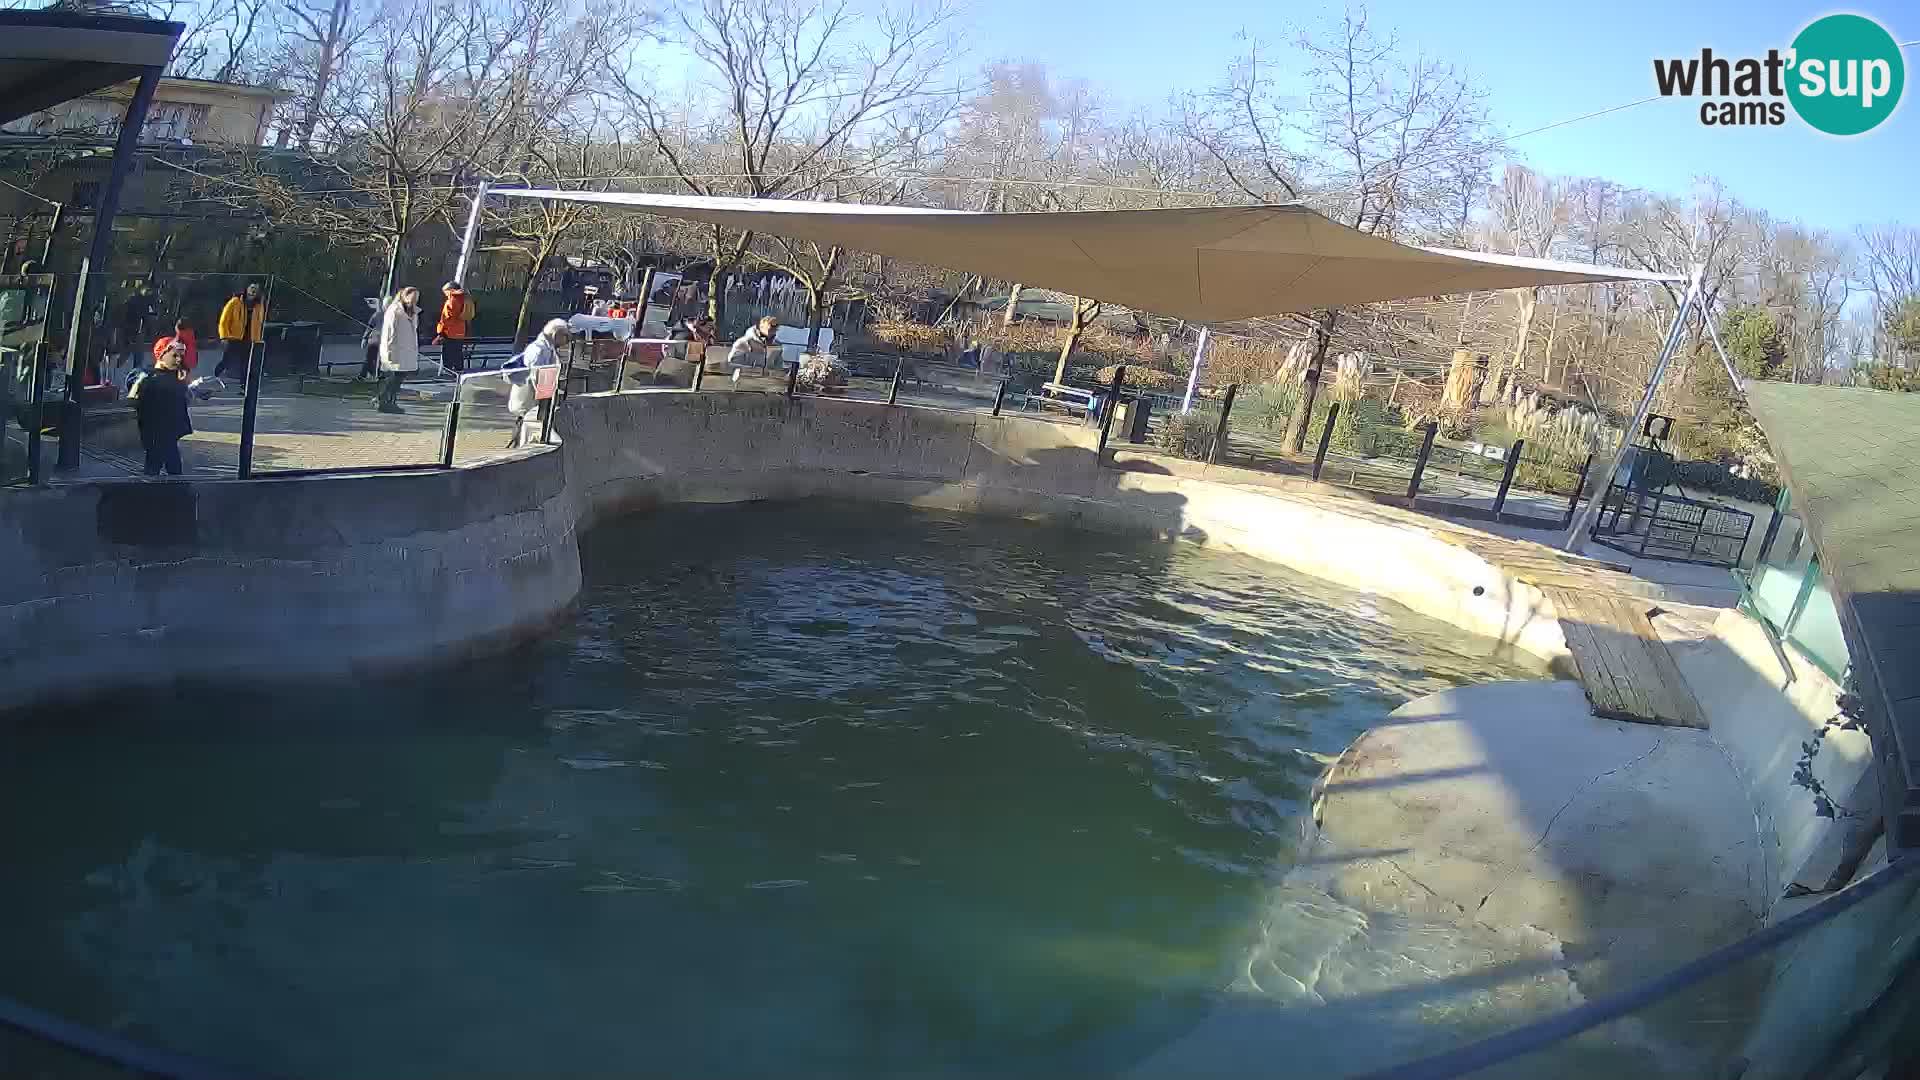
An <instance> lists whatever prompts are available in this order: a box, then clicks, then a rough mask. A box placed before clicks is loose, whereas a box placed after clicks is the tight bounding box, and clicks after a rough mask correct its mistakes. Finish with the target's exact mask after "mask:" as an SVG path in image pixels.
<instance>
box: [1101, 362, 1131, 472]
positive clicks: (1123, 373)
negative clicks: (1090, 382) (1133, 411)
mask: <svg viewBox="0 0 1920 1080" xmlns="http://www.w3.org/2000/svg"><path fill="white" fill-rule="evenodd" d="M1126 381H1127V365H1125V364H1121V365H1120V366H1119V367H1117V368H1114V369H1113V387H1112V389H1110V390H1108V391H1107V408H1106V411H1105V412H1102V413H1101V414H1100V448H1099V449H1098V450H1096V451H1094V455H1093V463H1094V464H1095V465H1099V464H1100V463H1101V462H1103V461H1105V460H1107V433H1108V432H1110V431H1112V430H1113V414H1114V413H1116V412H1119V411H1120V387H1121V386H1123V385H1125V383H1126Z"/></svg>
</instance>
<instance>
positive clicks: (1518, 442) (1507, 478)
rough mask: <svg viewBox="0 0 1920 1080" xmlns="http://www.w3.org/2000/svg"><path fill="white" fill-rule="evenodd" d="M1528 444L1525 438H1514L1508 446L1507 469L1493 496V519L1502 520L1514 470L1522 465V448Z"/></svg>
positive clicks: (1501, 476) (1501, 475) (1502, 474)
mask: <svg viewBox="0 0 1920 1080" xmlns="http://www.w3.org/2000/svg"><path fill="white" fill-rule="evenodd" d="M1526 445H1527V440H1525V439H1515V440H1513V445H1512V446H1509V447H1507V469H1506V471H1505V472H1503V473H1501V474H1500V490H1499V491H1498V492H1497V493H1496V494H1495V495H1494V496H1493V520H1495V521H1499V520H1500V511H1501V510H1502V509H1504V508H1505V507H1506V505H1507V492H1508V491H1509V490H1510V489H1511V488H1512V487H1513V470H1515V469H1517V468H1519V467H1520V450H1521V448H1523V447H1525V446H1526Z"/></svg>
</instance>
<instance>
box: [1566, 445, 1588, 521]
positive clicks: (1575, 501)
mask: <svg viewBox="0 0 1920 1080" xmlns="http://www.w3.org/2000/svg"><path fill="white" fill-rule="evenodd" d="M1592 467H1593V455H1592V454H1588V455H1587V460H1585V461H1583V462H1581V463H1580V478H1579V479H1578V480H1575V481H1574V482H1573V494H1572V495H1569V496H1567V517H1566V520H1564V521H1562V522H1561V523H1560V527H1561V528H1563V529H1570V528H1572V527H1573V515H1574V513H1575V512H1576V511H1578V510H1579V509H1580V493H1581V492H1582V491H1585V490H1586V489H1587V470H1588V469H1590V468H1592Z"/></svg>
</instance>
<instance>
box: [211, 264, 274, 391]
mask: <svg viewBox="0 0 1920 1080" xmlns="http://www.w3.org/2000/svg"><path fill="white" fill-rule="evenodd" d="M265 340H267V301H266V298H265V297H264V296H262V295H260V283H259V282H257V281H250V282H248V283H247V287H246V290H245V291H243V292H237V293H234V294H233V296H232V298H230V299H229V300H228V301H227V306H226V307H223V308H221V309H220V341H221V342H222V343H223V344H225V346H226V351H224V352H222V353H221V354H220V364H219V366H217V367H215V368H214V369H213V374H214V376H215V377H216V378H225V377H226V374H227V371H228V370H229V369H233V370H235V371H237V372H238V373H239V374H240V376H241V377H242V378H244V377H246V374H247V354H248V353H249V352H250V351H252V349H253V347H254V346H255V345H258V344H260V343H261V342H263V341H265Z"/></svg>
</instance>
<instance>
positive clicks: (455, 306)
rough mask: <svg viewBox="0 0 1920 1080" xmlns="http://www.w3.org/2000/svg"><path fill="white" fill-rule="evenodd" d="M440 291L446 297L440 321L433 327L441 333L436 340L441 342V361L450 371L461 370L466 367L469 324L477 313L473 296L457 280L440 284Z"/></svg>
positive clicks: (437, 332)
mask: <svg viewBox="0 0 1920 1080" xmlns="http://www.w3.org/2000/svg"><path fill="white" fill-rule="evenodd" d="M440 293H441V295H442V296H444V297H446V299H445V300H443V301H442V302H441V304H440V321H439V322H437V323H435V324H434V327H433V332H434V333H435V334H437V335H439V336H438V337H437V338H436V339H435V340H437V341H439V342H440V363H441V364H442V365H443V366H444V367H445V368H446V369H447V370H448V371H459V370H461V369H463V368H464V367H466V352H465V349H466V341H467V326H468V324H469V323H471V322H473V316H474V314H475V312H474V308H473V298H472V297H470V296H468V295H467V290H465V289H463V288H461V287H460V283H459V282H457V281H449V282H447V283H446V284H445V285H442V286H440Z"/></svg>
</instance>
